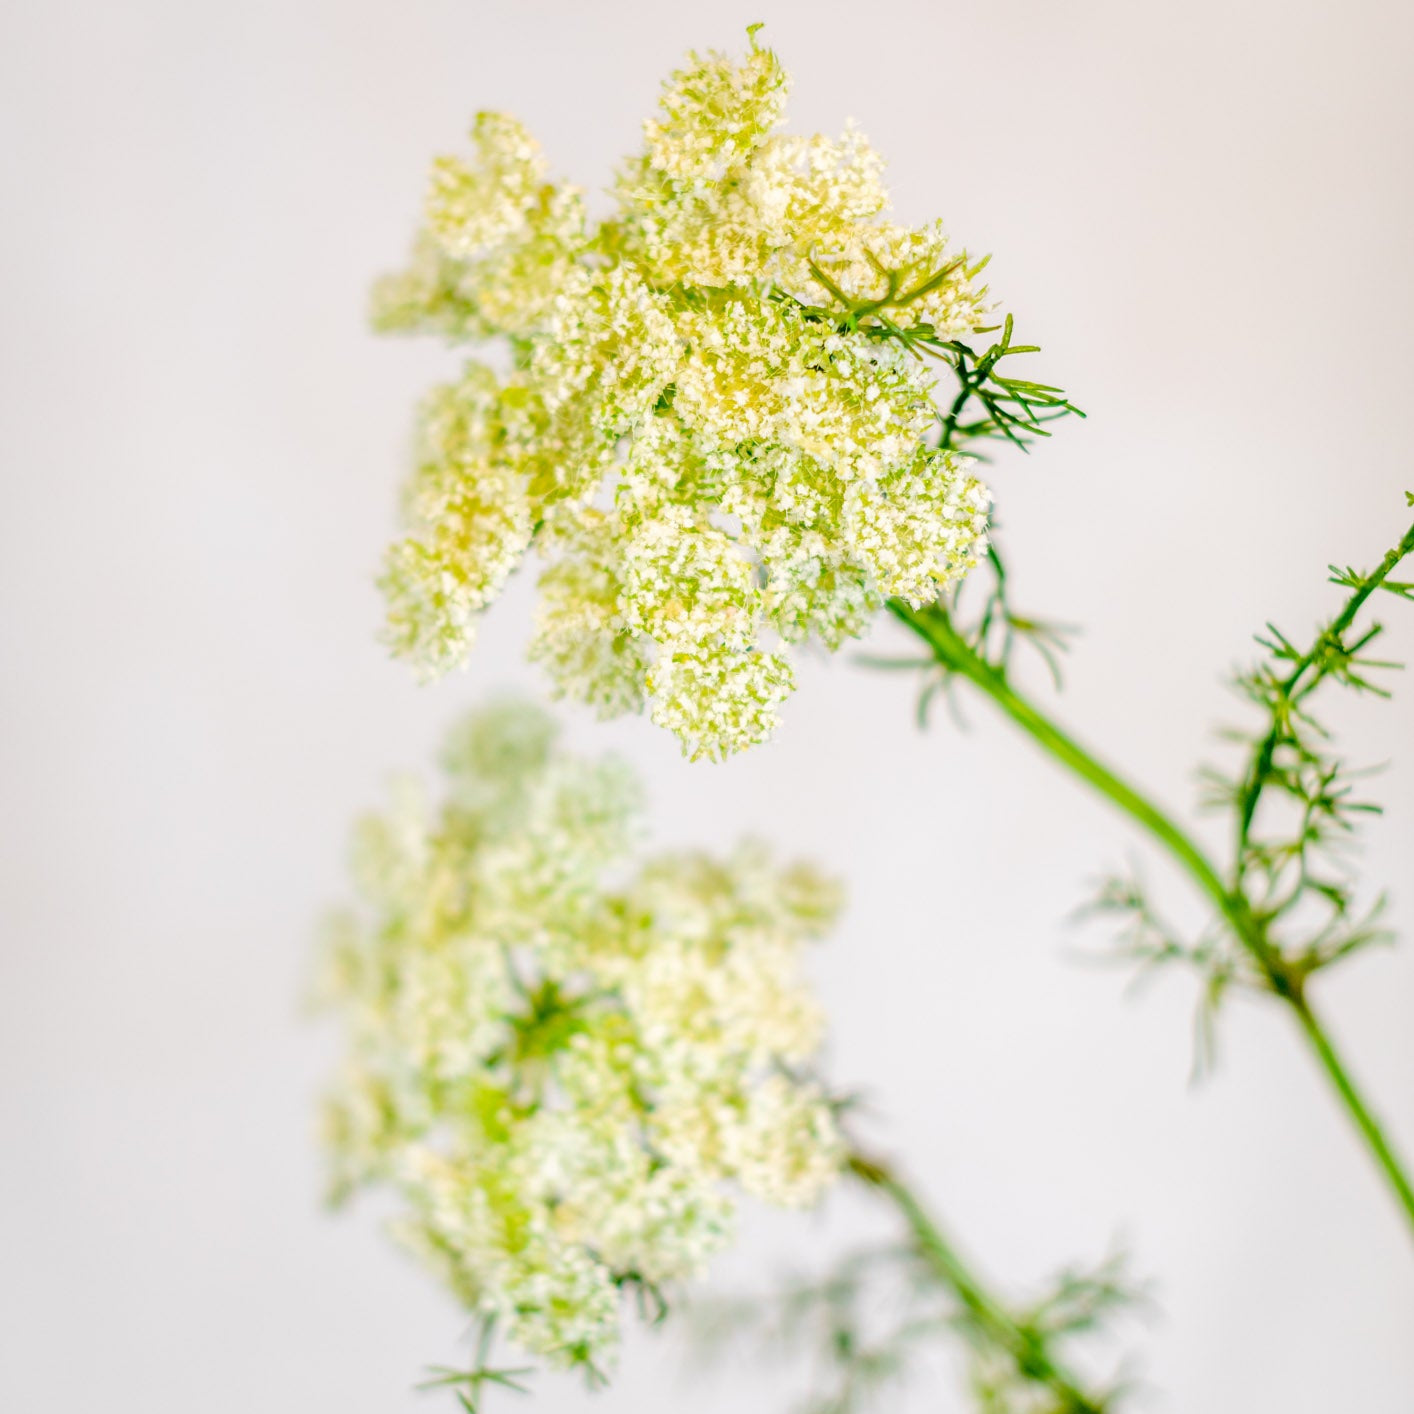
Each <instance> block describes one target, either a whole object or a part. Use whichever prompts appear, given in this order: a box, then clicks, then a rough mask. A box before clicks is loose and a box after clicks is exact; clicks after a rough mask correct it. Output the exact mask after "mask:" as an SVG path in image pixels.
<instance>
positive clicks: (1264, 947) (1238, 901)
mask: <svg viewBox="0 0 1414 1414" xmlns="http://www.w3.org/2000/svg"><path fill="white" fill-rule="evenodd" d="M889 609H890V610H891V612H892V613H893V614H894V615H895V617H896V618H898V619H899V620H900V621H901V622H903V623H904V624H906V625H907V626H908V627H909V628H910V629H911V630H912V631H913V632H914V633H915V634H917V635H918V636H919V637H920V638H921V639H922V640H923V641H924V642H925V643H926V644H927V645H928V648H929V650H930V651H931V653H932V654H933V657H934V658H935V659H936V660H937V662H938V663H939V665H940V666H942V667H943V668H945V669H946V670H948V671H949V672H953V673H957V674H959V675H961V676H962V677H965V678H967V680H968V681H969V682H971V683H973V684H974V685H975V686H976V687H977V688H979V689H980V690H981V691H982V692H983V693H985V694H986V695H987V696H988V697H990V698H991V699H992V701H993V702H994V703H996V705H997V706H998V707H1000V708H1001V710H1002V711H1003V712H1004V713H1005V714H1006V715H1007V716H1008V717H1010V718H1011V720H1012V721H1013V722H1015V723H1016V724H1017V726H1019V727H1020V728H1021V729H1022V730H1023V731H1025V732H1026V733H1027V734H1028V735H1029V736H1030V737H1031V738H1032V740H1034V741H1035V742H1037V743H1038V744H1039V745H1040V746H1041V747H1042V748H1044V750H1046V751H1047V752H1048V753H1049V754H1050V755H1051V756H1053V757H1054V758H1055V759H1056V760H1057V761H1059V762H1060V763H1061V764H1062V765H1064V766H1067V767H1068V768H1069V769H1070V770H1071V771H1072V772H1073V773H1074V774H1075V775H1076V776H1078V777H1079V778H1080V779H1081V780H1083V781H1085V782H1086V783H1087V784H1088V785H1090V786H1091V787H1093V788H1094V789H1095V790H1096V791H1098V792H1099V793H1100V794H1101V795H1102V796H1104V797H1105V798H1106V799H1107V800H1109V801H1110V802H1112V803H1113V804H1114V805H1116V806H1117V807H1118V808H1119V809H1120V810H1122V811H1123V812H1124V813H1125V814H1126V815H1128V816H1129V817H1130V819H1131V820H1133V821H1135V823H1136V824H1138V825H1140V826H1141V827H1142V828H1143V829H1144V830H1146V831H1147V832H1148V833H1149V834H1150V835H1152V836H1153V837H1154V839H1156V840H1157V841H1158V842H1159V843H1160V844H1161V845H1163V847H1164V848H1165V849H1166V850H1167V851H1168V853H1169V855H1170V856H1171V857H1172V858H1173V859H1174V860H1175V861H1176V862H1177V863H1178V864H1179V865H1180V866H1181V867H1182V868H1183V870H1184V871H1185V872H1186V873H1187V874H1188V876H1189V878H1191V879H1192V880H1193V882H1194V883H1195V884H1196V885H1197V887H1198V888H1199V889H1200V890H1201V892H1202V893H1204V894H1205V895H1206V896H1207V898H1208V899H1209V901H1210V902H1211V903H1212V904H1213V906H1214V907H1215V908H1216V909H1217V910H1218V912H1219V913H1220V914H1221V915H1222V916H1223V918H1224V919H1225V920H1226V921H1227V923H1228V925H1229V927H1230V928H1231V929H1232V932H1233V935H1234V937H1236V939H1237V940H1238V942H1239V944H1240V945H1241V946H1242V947H1243V948H1244V949H1245V950H1246V951H1247V953H1248V954H1249V956H1250V957H1251V958H1252V960H1253V962H1254V963H1255V964H1256V966H1257V968H1258V969H1259V971H1260V972H1261V974H1262V976H1263V977H1264V978H1266V980H1267V982H1268V984H1269V985H1270V987H1271V990H1272V992H1273V993H1274V994H1275V995H1276V996H1278V997H1280V998H1281V1000H1282V1001H1284V1002H1286V1003H1287V1005H1288V1006H1290V1007H1291V1008H1292V1010H1293V1011H1294V1012H1295V1014H1296V1018H1297V1021H1298V1022H1299V1024H1300V1026H1301V1031H1302V1034H1303V1035H1304V1036H1305V1037H1306V1039H1307V1041H1308V1043H1309V1044H1310V1046H1311V1048H1312V1050H1313V1051H1314V1053H1315V1055H1316V1058H1317V1059H1318V1060H1319V1061H1320V1063H1321V1067H1322V1069H1323V1070H1324V1071H1325V1073H1326V1076H1327V1078H1328V1079H1329V1080H1330V1082H1331V1085H1332V1087H1333V1088H1334V1090H1335V1092H1336V1094H1337V1095H1338V1096H1339V1097H1340V1101H1341V1103H1342V1104H1343V1105H1344V1106H1345V1109H1346V1112H1347V1113H1348V1114H1349V1116H1350V1118H1351V1120H1352V1122H1353V1123H1354V1124H1355V1127H1356V1128H1357V1129H1358V1130H1359V1132H1360V1135H1361V1137H1362V1138H1363V1139H1364V1141H1365V1143H1366V1145H1367V1146H1368V1148H1369V1151H1370V1154H1371V1156H1372V1158H1373V1159H1374V1160H1375V1163H1376V1165H1377V1167H1378V1168H1379V1170H1380V1172H1381V1173H1382V1174H1383V1176H1384V1178H1385V1181H1386V1182H1387V1183H1388V1184H1389V1187H1390V1189H1391V1191H1392V1192H1393V1194H1394V1197H1395V1200H1396V1202H1397V1203H1398V1204H1399V1207H1400V1209H1401V1210H1402V1212H1403V1214H1404V1217H1405V1219H1406V1220H1407V1221H1408V1223H1409V1227H1410V1231H1411V1233H1412V1234H1414V1184H1411V1182H1410V1179H1409V1170H1408V1169H1407V1168H1406V1166H1405V1165H1404V1163H1403V1162H1402V1161H1401V1160H1400V1158H1399V1156H1398V1155H1397V1154H1396V1153H1395V1152H1394V1149H1393V1147H1392V1146H1391V1144H1390V1142H1389V1139H1388V1138H1387V1137H1386V1135H1385V1133H1384V1129H1383V1127H1382V1125H1381V1124H1380V1122H1379V1120H1377V1119H1376V1117H1375V1115H1374V1113H1373V1111H1372V1110H1371V1109H1370V1107H1369V1105H1368V1104H1367V1103H1366V1102H1365V1100H1364V1099H1363V1097H1362V1096H1361V1094H1360V1092H1359V1090H1358V1088H1357V1087H1356V1085H1355V1082H1354V1081H1353V1080H1352V1079H1351V1076H1350V1072H1349V1071H1348V1070H1347V1069H1346V1066H1345V1064H1344V1062H1343V1061H1342V1060H1341V1058H1340V1056H1339V1054H1338V1053H1337V1051H1336V1049H1335V1045H1334V1043H1333V1042H1332V1041H1331V1039H1330V1036H1329V1034H1328V1033H1327V1032H1326V1030H1325V1028H1324V1026H1323V1025H1322V1024H1321V1022H1320V1021H1319V1020H1318V1018H1317V1017H1316V1014H1315V1012H1314V1011H1313V1010H1312V1007H1311V1004H1310V1002H1309V1000H1308V999H1307V997H1306V994H1305V987H1304V978H1303V976H1302V974H1301V973H1300V972H1299V971H1298V970H1295V969H1293V968H1292V967H1291V966H1290V965H1289V964H1288V963H1287V962H1286V960H1285V959H1284V958H1283V957H1282V955H1281V953H1280V951H1279V950H1278V949H1277V948H1275V947H1274V946H1273V945H1272V943H1271V942H1270V941H1269V940H1268V938H1267V936H1266V933H1265V931H1264V929H1263V928H1262V926H1261V923H1260V922H1259V921H1258V919H1257V918H1256V917H1255V916H1254V914H1253V912H1252V909H1251V907H1250V906H1249V905H1248V903H1247V900H1246V899H1245V898H1244V897H1243V896H1242V895H1241V894H1240V893H1235V892H1232V891H1230V890H1229V889H1228V888H1227V886H1226V885H1225V884H1224V883H1223V880H1222V877H1221V875H1220V874H1219V873H1218V871H1217V869H1216V868H1215V867H1214V866H1213V864H1212V862H1211V861H1210V860H1209V859H1208V857H1207V855H1206V854H1205V853H1204V852H1203V850H1202V849H1201V848H1199V846H1198V845H1197V844H1196V843H1195V842H1194V841H1193V839H1192V838H1191V837H1190V836H1189V835H1188V834H1187V832H1186V831H1184V830H1183V829H1182V828H1181V827H1180V826H1179V825H1177V824H1175V823H1174V821H1173V820H1172V819H1170V818H1169V816H1168V815H1166V814H1165V813H1164V812H1163V811H1162V810H1160V809H1159V808H1158V807H1157V806H1156V805H1154V804H1153V803H1152V802H1151V801H1149V800H1148V799H1146V798H1145V797H1144V796H1143V795H1141V794H1140V793H1139V791H1137V790H1136V789H1135V788H1134V787H1133V786H1131V785H1129V784H1128V782H1126V781H1125V780H1124V779H1123V778H1121V777H1120V776H1119V775H1117V774H1116V773H1115V772H1114V771H1112V770H1111V769H1110V768H1109V767H1107V766H1105V765H1104V764H1102V763H1101V762H1100V761H1099V760H1098V759H1097V758H1096V757H1095V756H1094V755H1092V754H1091V753H1090V752H1089V751H1087V750H1086V749H1085V748H1084V747H1083V746H1081V745H1080V744H1079V743H1078V742H1077V741H1076V740H1075V739H1074V738H1073V737H1072V736H1070V735H1069V734H1068V733H1066V732H1064V731H1062V730H1061V728H1060V727H1058V726H1057V725H1056V724H1055V723H1054V722H1052V721H1051V720H1050V719H1049V718H1048V717H1046V716H1045V715H1044V714H1043V713H1042V712H1041V711H1039V710H1038V709H1037V708H1036V707H1035V706H1034V705H1033V704H1032V703H1030V702H1029V701H1027V700H1026V698H1024V697H1023V696H1021V694H1020V693H1018V692H1016V691H1015V689H1014V688H1012V686H1011V685H1010V683H1009V682H1008V681H1007V679H1006V677H1005V676H1004V675H1003V674H1002V673H1000V672H998V671H997V669H996V668H994V667H993V666H992V665H991V664H990V663H988V662H986V661H985V660H984V659H983V658H982V657H981V656H980V655H979V654H978V653H977V652H976V650H975V649H974V648H973V647H972V645H971V644H970V643H968V642H967V640H966V639H964V638H963V637H962V635H961V634H960V633H958V631H957V630H956V629H955V628H954V627H953V625H952V623H951V621H950V620H949V618H948V615H947V612H946V610H945V609H943V608H941V606H938V607H930V608H927V609H921V610H920V609H913V608H910V607H909V606H908V605H907V604H905V603H903V602H902V601H901V600H898V599H891V600H890V601H889Z"/></svg>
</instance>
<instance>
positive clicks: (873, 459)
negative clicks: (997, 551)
mask: <svg viewBox="0 0 1414 1414" xmlns="http://www.w3.org/2000/svg"><path fill="white" fill-rule="evenodd" d="M786 89H787V80H786V75H785V73H784V71H783V70H782V69H781V67H780V65H779V63H778V62H777V60H776V57H775V55H774V54H772V53H771V52H770V51H769V50H767V49H762V48H758V47H755V45H754V41H753V47H752V49H751V51H750V53H749V54H748V55H747V56H746V58H745V59H744V60H743V62H742V63H741V64H739V65H737V64H733V63H732V62H731V61H730V60H728V59H727V58H725V57H723V56H721V55H718V54H708V55H706V56H705V57H698V56H695V55H694V56H691V58H690V62H689V65H688V67H687V68H685V69H683V70H682V71H680V72H678V73H676V74H674V75H673V76H672V78H671V79H670V80H669V82H668V84H667V85H666V89H665V93H664V96H663V100H662V103H661V106H660V115H659V117H658V118H656V119H653V120H650V121H649V122H647V123H646V124H645V127H644V136H645V144H644V150H643V152H642V153H641V154H640V155H639V156H637V157H634V158H632V159H630V160H629V161H628V162H627V164H626V165H625V166H624V168H623V170H622V171H621V172H620V174H619V177H618V180H617V182H616V185H615V187H614V191H613V196H614V207H613V210H612V211H611V213H610V214H609V215H608V216H607V217H606V218H605V219H603V220H602V221H597V222H593V221H590V220H589V219H588V218H587V216H586V214H585V210H584V206H583V202H582V200H581V197H580V194H579V193H578V192H577V191H576V190H574V189H573V188H569V187H557V186H554V185H552V184H550V183H548V182H546V180H545V174H546V168H545V164H544V161H543V159H542V157H541V155H540V151H539V148H538V146H537V145H536V144H535V142H534V141H533V140H532V139H531V138H530V137H529V136H528V135H527V134H526V132H525V131H524V129H523V128H521V127H520V125H519V124H518V123H516V122H515V121H514V120H513V119H511V118H508V117H506V116H504V115H501V114H493V113H483V114H481V115H480V117H478V118H477V120H476V124H475V127H474V129H473V133H472V138H473V148H474V156H473V159H472V160H471V161H470V162H463V161H462V160H460V159H457V158H451V157H444V158H440V159H438V161H437V162H436V164H435V165H434V169H433V177H432V184H431V189H430V191H429V195H428V200H427V208H426V225H425V228H424V230H423V231H422V233H421V235H420V236H419V238H418V241H417V244H416V246H415V249H414V254H413V258H412V261H411V263H410V265H409V266H408V267H407V268H406V269H405V270H404V271H402V272H401V273H399V274H396V275H393V276H389V277H387V278H385V279H384V280H383V281H382V282H380V284H379V286H378V289H377V292H376V299H375V306H376V320H377V323H378V325H379V327H381V328H383V329H390V330H411V331H419V332H429V333H436V334H441V335H443V336H444V337H446V338H447V339H449V340H450V341H452V342H454V343H463V342H467V341H476V342H483V343H484V342H485V341H488V340H498V341H499V342H500V343H501V345H502V347H503V350H504V352H503V353H502V354H501V355H498V356H497V361H498V366H500V367H502V368H504V370H505V371H504V372H502V373H499V374H498V373H493V372H492V371H491V369H490V367H489V366H488V365H487V364H486V363H483V362H478V361H472V362H471V363H469V364H468V366H467V369H466V372H465V374H464V375H463V377H462V378H461V379H460V380H458V381H457V382H454V383H451V384H447V385H445V386H443V387H440V388H437V389H435V390H434V391H433V393H432V394H431V395H430V396H429V398H428V399H427V401H426V403H425V405H424V408H423V413H422V423H421V436H420V451H419V458H418V465H417V469H416V471H415V473H414V476H413V478H412V482H411V485H410V487H409V489H408V494H407V511H408V518H409V522H410V525H409V532H410V533H409V535H408V537H407V538H406V539H404V540H402V541H400V542H399V543H397V544H396V545H394V546H393V547H392V549H391V551H390V552H389V556H388V561H387V566H386V569H385V572H384V575H383V580H382V584H383V588H384V591H385V593H386V595H387V599H388V604H389V622H390V635H389V636H390V641H391V643H392V645H393V647H394V648H395V650H396V651H397V652H399V653H401V654H404V655H406V656H408V657H410V658H412V659H413V660H414V661H415V662H416V663H417V664H418V665H419V666H420V668H421V669H422V671H423V672H424V673H426V674H429V675H435V674H437V673H440V672H443V671H445V670H446V669H448V668H451V667H453V666H456V665H458V664H459V663H461V662H463V661H464V659H465V656H466V654H467V651H468V649H469V647H470V645H471V641H472V638H473V635H474V632H475V627H476V619H477V616H478V614H479V613H480V612H481V610H482V609H483V608H484V607H485V606H486V605H487V604H488V603H489V602H490V601H491V600H492V599H493V598H495V596H496V595H497V593H498V592H499V591H500V588H501V586H502V584H503V583H504V581H505V579H506V577H507V575H508V574H509V573H510V572H511V570H512V569H513V568H514V567H515V566H516V565H517V564H518V563H519V561H520V559H521V557H522V556H523V555H524V553H525V551H526V550H527V548H528V547H529V546H530V545H531V544H532V543H534V544H535V545H536V547H537V549H538V550H539V552H540V554H541V556H542V557H543V559H544V561H545V564H546V567H545V569H544V572H543V574H542V578H541V596H540V602H539V611H538V619H537V627H536V634H535V639H534V643H533V645H532V648H531V654H532V656H533V657H534V658H536V659H538V660H539V661H540V662H542V663H544V664H545V666H546V668H547V669H548V671H549V672H550V674H551V675H552V677H553V679H554V682H555V685H556V688H557V690H558V691H559V692H560V693H562V694H565V695H567V696H570V697H572V698H575V699H576V700H579V701H582V702H586V703H589V704H590V705H592V706H593V707H595V708H596V709H597V710H598V711H599V712H600V713H601V714H602V715H605V716H608V715H613V714H616V713H620V712H625V711H634V710H641V709H642V708H643V707H644V706H645V704H646V705H647V706H648V707H649V708H650V710H651V712H652V716H653V719H654V720H655V721H656V722H658V723H659V724H661V725H663V726H666V727H668V728H669V729H670V730H671V731H673V732H674V733H676V734H677V735H678V736H679V737H680V738H681V740H682V742H683V745H684V748H685V750H686V751H687V752H688V754H689V755H691V756H693V757H698V756H709V757H714V758H720V757H721V756H724V755H726V754H728V753H730V752H733V751H736V750H739V749H741V748H742V747H745V746H748V745H750V744H752V743H754V742H758V741H761V740H763V739H764V738H765V737H766V736H767V735H769V733H770V732H771V730H772V728H773V727H774V726H775V724H776V721H777V708H778V707H779V705H780V703H781V701H782V700H783V699H784V698H785V697H786V696H787V695H788V693H789V692H790V691H791V689H792V687H793V685H794V677H793V673H792V670H791V665H790V661H789V654H788V649H789V646H790V645H792V644H795V643H799V642H802V641H806V640H814V641H818V642H821V643H823V644H825V645H826V646H827V647H830V648H835V647H838V645H839V644H840V642H841V641H842V640H843V639H845V638H849V637H854V636H857V635H858V634H860V633H861V632H862V631H863V629H864V626H865V624H866V622H867V620H868V618H869V616H870V615H871V614H872V613H873V611H874V610H876V609H877V608H878V607H879V606H880V605H881V604H882V603H883V601H884V600H885V599H886V598H889V597H898V598H901V599H903V600H906V601H908V602H909V603H911V604H914V605H915V606H916V605H919V604H922V603H924V602H925V601H931V600H932V599H934V598H935V597H936V595H937V594H938V592H939V590H940V589H943V588H946V587H947V586H948V585H949V584H951V583H953V582H954V581H956V580H957V578H958V577H959V576H961V575H962V574H963V573H964V572H965V571H966V570H967V569H968V568H969V567H970V566H971V565H972V564H973V563H974V561H975V560H976V557H977V555H978V553H979V551H980V550H981V549H982V548H983V547H984V545H985V533H986V524H987V510H988V497H987V493H986V491H985V489H984V488H983V487H982V486H981V484H980V483H979V482H977V481H976V480H975V479H974V478H973V477H972V476H971V475H970V474H969V472H968V470H967V468H968V465H969V462H968V459H967V458H965V457H962V456H960V455H958V454H957V453H956V452H955V451H953V450H952V449H951V448H950V447H949V448H945V447H943V446H941V445H939V442H940V440H941V438H940V436H939V435H938V429H939V426H940V416H941V415H940V412H939V408H938V405H937V402H936V401H935V396H934V385H933V380H932V375H931V373H930V371H929V366H928V365H927V364H925V362H924V360H923V359H922V358H921V357H920V355H919V352H918V350H919V349H920V348H921V347H925V346H928V345H930V344H931V346H933V347H934V349H936V348H937V347H941V346H943V341H947V340H951V339H956V338H958V337H959V336H961V335H964V334H968V333H971V332H974V331H976V330H978V329H980V328H981V327H982V326H983V322H984V318H985V313H986V307H985V304H984V294H985V292H984V291H983V290H982V289H981V288H980V287H979V286H978V285H977V283H976V279H975V276H976V274H977V271H978V270H979V269H980V265H969V263H968V261H967V259H966V257H965V255H960V254H959V255H954V254H952V253H951V252H950V251H949V248H948V245H947V242H946V240H945V238H944V236H943V234H942V232H941V230H940V229H939V228H938V227H937V226H936V225H933V226H928V227H925V228H922V229H915V228H912V227H905V226H898V225H894V224H892V223H890V222H888V221H886V220H884V219H883V215H882V213H883V212H884V210H885V208H886V206H887V194H886V192H885V190H884V187H883V185H882V181H881V174H882V162H881V160H880V159H879V157H878V156H877V155H876V154H875V153H874V152H873V150H872V149H871V148H870V147H869V145H868V143H867V142H865V140H864V139H863V138H862V137H861V136H860V135H859V133H858V132H856V131H854V130H853V129H848V130H847V131H846V132H845V134H844V136H843V137H842V138H841V139H840V140H838V141H832V140H830V139H828V138H824V137H818V136H817V137H810V138H802V137H793V136H787V135H784V134H781V133H778V132H776V131H775V130H776V128H777V126H778V124H779V123H780V121H781V116H782V111H783V107H784V102H785V95H786Z"/></svg>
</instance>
